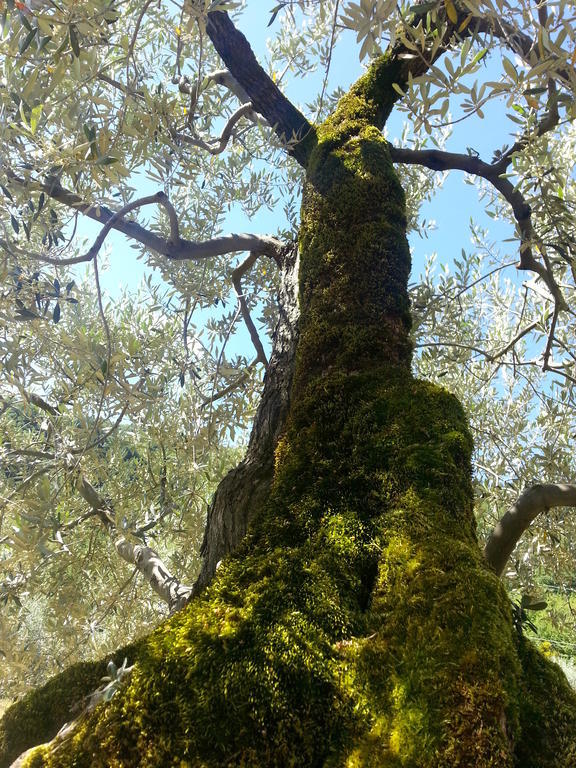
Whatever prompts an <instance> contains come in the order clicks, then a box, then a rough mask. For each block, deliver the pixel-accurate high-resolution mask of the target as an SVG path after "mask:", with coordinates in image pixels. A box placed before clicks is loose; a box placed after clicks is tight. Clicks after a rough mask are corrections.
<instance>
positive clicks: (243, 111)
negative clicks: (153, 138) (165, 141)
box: [172, 102, 254, 155]
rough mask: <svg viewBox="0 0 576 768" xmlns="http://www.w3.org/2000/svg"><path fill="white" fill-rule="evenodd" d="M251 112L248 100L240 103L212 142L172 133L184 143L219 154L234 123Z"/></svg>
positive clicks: (232, 129) (176, 132) (197, 137)
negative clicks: (218, 135)
mask: <svg viewBox="0 0 576 768" xmlns="http://www.w3.org/2000/svg"><path fill="white" fill-rule="evenodd" d="M253 112H254V110H253V109H252V104H251V103H250V102H246V104H242V106H241V107H239V108H238V109H237V110H236V112H234V114H232V115H230V118H229V119H228V122H227V123H226V125H225V126H224V130H223V131H222V134H221V135H220V138H219V139H214V140H213V142H212V143H210V142H208V141H206V140H205V139H202V138H201V137H200V136H188V135H187V134H185V133H179V132H178V131H174V132H173V134H172V135H173V137H174V138H176V139H179V140H180V141H182V142H184V143H185V144H192V145H193V146H195V147H200V149H204V150H205V151H206V152H209V153H210V154H211V155H219V154H221V153H222V152H224V150H225V149H226V147H227V146H228V142H229V141H230V139H231V138H232V135H233V132H234V128H235V126H236V123H237V122H238V121H239V120H240V119H241V118H242V117H249V116H250V113H253Z"/></svg>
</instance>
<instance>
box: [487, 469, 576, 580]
mask: <svg viewBox="0 0 576 768" xmlns="http://www.w3.org/2000/svg"><path fill="white" fill-rule="evenodd" d="M551 507H576V485H567V484H563V483H547V484H544V485H533V486H532V487H530V488H527V489H526V490H525V491H524V492H523V493H522V494H521V496H520V497H519V499H518V501H517V502H516V503H515V504H514V506H513V507H512V509H510V510H509V511H508V512H506V514H505V515H504V517H503V518H502V519H501V520H500V522H499V523H498V524H497V525H496V527H495V528H494V530H493V531H492V533H491V534H490V536H489V538H488V541H487V542H486V546H485V548H484V555H485V557H486V561H487V562H488V565H490V566H491V567H492V568H493V569H494V570H495V571H496V573H497V574H498V575H499V576H501V575H502V574H503V573H504V569H505V567H506V563H507V562H508V558H509V557H510V555H511V554H512V552H513V550H514V547H515V546H516V544H517V543H518V541H519V540H520V537H521V536H522V534H523V533H524V531H525V530H526V529H527V528H528V527H529V526H530V525H531V523H532V522H534V520H535V519H536V518H537V517H538V515H539V514H540V513H541V512H546V511H548V510H549V509H550V508H551Z"/></svg>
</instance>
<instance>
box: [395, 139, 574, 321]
mask: <svg viewBox="0 0 576 768" xmlns="http://www.w3.org/2000/svg"><path fill="white" fill-rule="evenodd" d="M388 146H389V149H390V156H391V158H392V160H393V161H394V162H395V163H406V164H408V165H414V164H416V165H423V166H424V167H426V168H430V169H431V170H433V171H445V170H460V171H464V172H465V173H470V174H473V175H475V176H481V177H482V178H483V179H486V181H489V182H490V184H492V186H493V187H494V188H495V189H496V190H497V191H498V192H500V194H501V195H502V196H503V197H504V199H505V200H506V201H507V202H508V203H509V205H510V207H511V208H512V212H513V214H514V218H515V219H516V223H517V225H518V233H519V235H520V260H519V262H518V269H522V270H530V271H531V272H536V274H537V275H538V276H539V277H540V278H541V279H542V280H543V282H544V283H545V284H546V286H547V288H548V290H549V291H550V293H551V294H552V296H553V297H554V301H555V302H556V303H557V305H558V306H559V308H560V309H561V310H563V309H566V308H567V305H566V301H565V299H564V297H563V295H562V291H561V290H560V286H559V285H558V283H557V282H556V280H555V278H554V275H553V274H552V272H551V270H549V269H547V268H546V266H545V265H544V264H541V263H540V262H539V261H538V260H537V259H536V258H535V256H534V254H533V252H532V246H533V245H535V244H536V245H538V246H539V248H540V249H541V250H542V247H543V246H542V245H541V243H539V242H538V238H537V236H536V233H535V232H534V228H533V226H532V218H531V214H532V211H531V209H530V206H529V205H528V203H527V202H526V200H525V199H524V195H523V194H522V193H521V192H520V190H519V189H517V188H516V187H515V186H514V184H512V182H511V181H510V180H509V179H507V178H502V177H501V175H500V174H501V173H503V172H504V171H505V167H503V166H502V161H499V162H498V163H495V164H493V165H492V164H490V163H486V162H484V161H483V160H481V159H480V158H479V157H476V156H475V155H464V154H460V153H456V152H443V151H441V150H438V149H421V150H413V149H406V148H403V147H394V146H393V145H391V144H389V145H388Z"/></svg>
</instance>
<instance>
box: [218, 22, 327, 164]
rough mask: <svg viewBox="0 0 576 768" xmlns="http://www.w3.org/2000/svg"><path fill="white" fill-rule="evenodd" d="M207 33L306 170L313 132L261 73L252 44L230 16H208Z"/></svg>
mask: <svg viewBox="0 0 576 768" xmlns="http://www.w3.org/2000/svg"><path fill="white" fill-rule="evenodd" d="M206 32H207V33H208V36H209V38H210V40H211V41H212V44H213V45H214V48H216V50H217V51H218V53H219V54H220V56H221V58H222V60H223V62H224V63H225V64H226V67H227V68H228V70H229V72H230V74H231V75H232V77H233V78H234V80H236V82H237V83H238V84H239V85H240V87H241V88H242V89H243V90H244V91H245V92H246V94H247V95H248V99H249V101H250V102H251V103H252V106H253V107H254V109H255V110H256V112H258V113H259V114H261V115H262V116H263V117H264V118H265V119H266V120H267V121H268V123H269V124H270V125H272V126H274V132H275V133H276V135H277V136H278V137H279V138H280V139H281V141H282V142H283V143H284V144H286V147H287V151H288V153H289V154H290V155H292V156H293V157H294V158H295V159H296V160H297V161H298V162H299V163H300V165H302V166H303V167H306V164H307V161H308V154H309V150H310V144H311V142H310V141H305V139H308V138H309V137H313V135H314V128H313V127H312V126H311V125H310V123H309V122H308V120H307V119H306V118H305V117H304V115H303V114H302V113H301V112H300V111H299V110H298V109H296V107H295V106H294V105H293V104H292V103H291V102H290V101H289V100H288V99H287V98H286V96H284V94H283V93H282V91H281V90H280V89H279V88H278V86H277V85H276V84H275V83H274V81H273V80H272V78H271V77H269V76H268V75H267V74H266V72H265V71H264V70H263V69H262V67H261V66H260V64H259V63H258V62H257V60H256V57H255V56H254V53H253V51H252V48H251V47H250V44H249V43H248V41H247V40H246V38H245V37H244V35H243V34H242V33H241V32H240V31H239V30H238V29H236V27H235V26H234V24H233V23H232V21H231V19H230V17H229V16H228V14H227V13H223V12H221V11H214V12H213V13H210V14H208V18H207V20H206Z"/></svg>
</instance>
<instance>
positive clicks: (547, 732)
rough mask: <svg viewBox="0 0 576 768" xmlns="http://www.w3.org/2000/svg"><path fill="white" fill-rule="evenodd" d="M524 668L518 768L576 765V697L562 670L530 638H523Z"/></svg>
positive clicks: (567, 766) (552, 767)
mask: <svg viewBox="0 0 576 768" xmlns="http://www.w3.org/2000/svg"><path fill="white" fill-rule="evenodd" d="M518 645H519V649H518V651H519V656H520V660H521V663H522V667H523V673H524V674H523V678H522V692H521V696H520V719H521V724H522V734H523V738H522V740H521V741H520V742H519V744H518V748H517V753H516V757H517V762H516V765H517V766H518V768H573V766H575V765H576V696H575V693H574V690H573V689H572V688H571V687H570V686H569V684H568V682H567V680H566V677H565V675H564V673H563V672H562V670H561V669H560V667H558V666H557V665H556V664H554V663H552V662H551V661H550V660H549V659H547V658H546V657H545V656H544V655H543V654H541V653H540V652H539V651H538V649H537V648H535V647H534V646H533V645H532V643H530V642H529V641H528V640H527V639H526V638H523V637H522V638H519V640H518Z"/></svg>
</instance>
